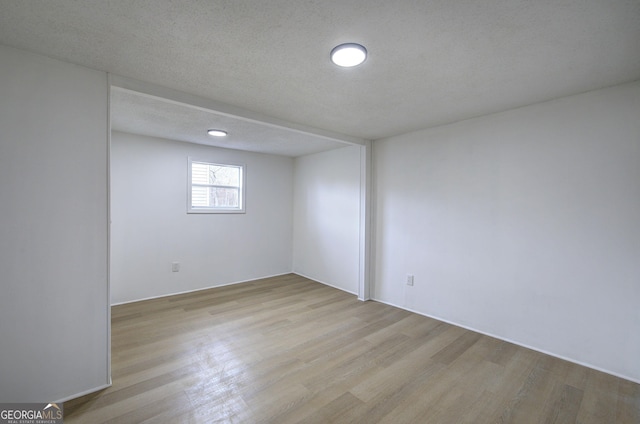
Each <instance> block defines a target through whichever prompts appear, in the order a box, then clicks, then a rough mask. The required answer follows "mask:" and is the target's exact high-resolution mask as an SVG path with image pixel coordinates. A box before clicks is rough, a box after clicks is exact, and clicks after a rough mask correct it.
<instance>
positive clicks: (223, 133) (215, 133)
mask: <svg viewBox="0 0 640 424" xmlns="http://www.w3.org/2000/svg"><path fill="white" fill-rule="evenodd" d="M207 134H209V135H210V136H212V137H226V136H227V132H226V131H223V130H216V129H211V130H208V131H207Z"/></svg>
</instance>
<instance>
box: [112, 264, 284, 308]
mask: <svg viewBox="0 0 640 424" xmlns="http://www.w3.org/2000/svg"><path fill="white" fill-rule="evenodd" d="M287 274H294V272H283V273H282V274H274V275H267V276H264V277H257V278H251V279H249V280H242V281H233V282H231V283H224V284H219V285H215V286H209V287H201V288H198V289H193V290H185V291H180V292H175V293H167V294H161V295H158V296H151V297H144V298H141V299H134V300H127V301H124V302H116V303H112V304H111V306H117V305H126V304H127V303H135V302H142V301H144V300H153V299H162V298H163V297H169V296H177V295H179V294H187V293H195V292H199V291H202V290H209V289H215V288H217V287H225V286H233V285H235V284H242V283H250V282H251V281H258V280H264V279H265V278H272V277H280V276H283V275H287Z"/></svg>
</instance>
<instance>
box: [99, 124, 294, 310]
mask: <svg viewBox="0 0 640 424" xmlns="http://www.w3.org/2000/svg"><path fill="white" fill-rule="evenodd" d="M111 142H112V148H111V193H112V198H111V213H112V226H111V241H112V244H111V246H112V247H111V294H112V296H111V299H112V302H113V303H122V302H128V301H133V300H139V299H145V298H150V297H157V296H162V295H168V294H174V293H180V292H184V291H191V290H196V289H202V288H207V287H214V286H220V285H224V284H230V283H235V282H241V281H246V280H252V279H256V278H262V277H267V276H272V275H278V274H283V273H287V272H291V249H292V229H291V221H292V209H293V206H292V196H293V188H292V175H293V159H291V158H286V157H282V156H274V155H265V154H258V153H249V152H242V151H238V150H229V149H220V148H215V147H208V146H202V145H196V144H190V143H183V142H178V141H171V140H164V139H158V138H151V137H143V136H138V135H133V134H125V133H119V132H114V133H113V134H112V141H111ZM189 156H192V157H194V158H196V159H202V160H206V161H211V162H222V163H227V162H228V163H238V164H245V165H246V175H245V183H246V190H247V191H246V213H245V214H187V213H186V207H187V200H186V196H187V192H186V190H187V158H188V157H189ZM172 262H179V263H180V266H181V269H180V271H179V272H171V263H172Z"/></svg>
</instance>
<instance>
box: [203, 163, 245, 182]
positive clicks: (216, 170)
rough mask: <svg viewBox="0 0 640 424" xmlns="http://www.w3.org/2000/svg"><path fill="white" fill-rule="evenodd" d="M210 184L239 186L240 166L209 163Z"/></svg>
mask: <svg viewBox="0 0 640 424" xmlns="http://www.w3.org/2000/svg"><path fill="white" fill-rule="evenodd" d="M208 183H209V184H215V185H225V186H234V187H238V186H239V185H240V168H238V167H235V166H219V165H209V181H208Z"/></svg>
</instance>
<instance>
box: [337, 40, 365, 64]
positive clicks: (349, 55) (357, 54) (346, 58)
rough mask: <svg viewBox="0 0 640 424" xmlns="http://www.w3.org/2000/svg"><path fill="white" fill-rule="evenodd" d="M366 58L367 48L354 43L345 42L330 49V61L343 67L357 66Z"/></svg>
mask: <svg viewBox="0 0 640 424" xmlns="http://www.w3.org/2000/svg"><path fill="white" fill-rule="evenodd" d="M366 58H367V49H365V48H364V46H361V45H360V44H356V43H345V44H340V45H339V46H336V47H334V49H333V50H331V61H332V62H333V63H335V64H336V65H338V66H342V67H343V68H351V67H352V66H358V65H359V64H361V63H362V62H364V61H365V59H366Z"/></svg>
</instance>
